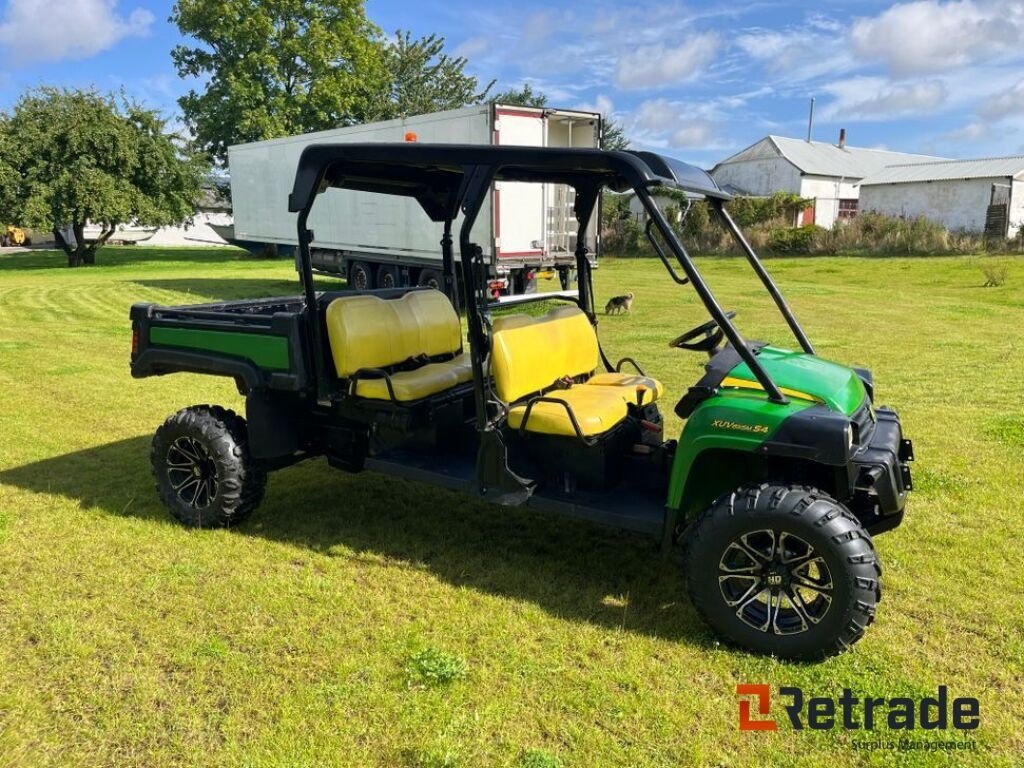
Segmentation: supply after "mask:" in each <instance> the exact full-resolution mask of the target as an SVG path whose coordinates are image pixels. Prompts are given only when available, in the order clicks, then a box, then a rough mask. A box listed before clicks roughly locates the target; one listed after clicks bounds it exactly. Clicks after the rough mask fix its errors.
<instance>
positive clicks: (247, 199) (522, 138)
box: [228, 104, 601, 295]
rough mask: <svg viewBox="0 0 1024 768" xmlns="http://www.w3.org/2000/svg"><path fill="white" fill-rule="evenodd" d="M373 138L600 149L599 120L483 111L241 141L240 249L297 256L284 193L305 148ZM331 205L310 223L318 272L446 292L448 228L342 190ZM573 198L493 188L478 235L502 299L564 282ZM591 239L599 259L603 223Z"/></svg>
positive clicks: (572, 244)
mask: <svg viewBox="0 0 1024 768" xmlns="http://www.w3.org/2000/svg"><path fill="white" fill-rule="evenodd" d="M374 141H380V142H395V141H421V142H434V143H442V144H514V145H520V146H524V145H525V146H538V147H546V146H551V147H599V146H600V143H601V116H600V115H599V114H597V113H593V112H579V111H574V110H566V109H547V108H543V109H540V108H530V107H519V106H503V105H500V104H482V105H479V106H471V107H465V108H462V109H455V110H450V111H447V112H438V113H435V114H429V115H418V116H416V117H409V118H404V119H400V120H387V121H384V122H378V123H369V124H365V125H354V126H350V127H346V128H335V129H333V130H329V131H319V132H317V133H308V134H304V135H302V136H291V137H288V138H282V139H271V140H268V141H258V142H253V143H251V144H238V145H236V146H233V147H230V148H229V149H228V165H229V170H230V173H231V197H232V205H233V208H234V232H233V240H234V242H236V243H237V244H238V245H241V246H242V247H245V248H249V249H250V250H261V251H262V250H266V249H268V248H275V249H276V250H277V251H278V252H279V253H281V254H285V253H293V252H294V250H295V248H296V246H297V245H298V243H297V240H296V222H295V214H293V213H289V212H288V192H289V191H290V190H291V187H292V180H293V179H294V178H295V169H296V166H297V164H298V160H299V155H300V153H301V152H302V150H303V149H304V148H305V147H306V146H308V145H310V144H316V143H331V142H374ZM324 197H325V199H324V200H323V201H321V203H318V204H317V206H316V207H315V208H314V210H313V214H312V215H311V216H310V221H309V224H310V229H312V230H313V236H314V239H313V244H312V259H313V266H314V268H315V269H316V270H318V271H320V272H327V273H334V274H340V275H344V276H346V277H347V278H348V281H349V284H350V285H352V286H353V287H356V288H360V289H365V288H390V287H394V286H402V285H435V286H436V285H439V281H440V273H441V246H440V241H441V235H442V229H441V224H435V223H431V222H429V221H427V220H426V217H425V216H423V214H422V212H421V211H420V210H419V209H418V208H417V203H416V202H415V201H413V200H411V199H410V200H407V199H400V198H397V197H394V196H384V195H375V194H372V193H367V192H354V191H352V190H341V189H330V190H328V191H327V192H325V193H324ZM573 202H574V200H573V191H572V189H571V188H568V187H566V186H564V185H561V184H546V185H540V184H528V183H515V182H497V183H495V185H494V188H493V189H492V190H491V194H490V196H489V198H488V201H487V203H486V205H485V209H484V210H483V211H481V213H480V216H479V217H478V219H477V224H476V225H475V227H476V228H475V230H474V240H475V242H476V243H478V244H479V245H480V246H481V247H482V248H483V249H484V254H485V257H486V258H487V259H488V261H489V263H490V264H491V276H490V288H491V291H492V292H493V293H494V294H495V295H501V294H516V293H527V292H531V291H532V290H534V289H535V288H536V280H537V279H538V277H553V276H555V275H557V276H558V277H559V278H560V279H561V280H562V282H563V285H566V284H567V282H568V280H569V273H570V271H571V270H572V266H573V264H574V256H573V253H574V251H575V248H576V220H575V217H574V215H573V210H572V209H573ZM457 227H458V222H456V228H457ZM456 231H457V229H456ZM587 241H588V242H587V246H588V248H590V251H591V254H592V256H593V257H595V258H596V255H597V250H598V242H597V241H598V237H597V228H596V222H595V224H594V226H593V227H592V230H591V232H589V233H588V236H587Z"/></svg>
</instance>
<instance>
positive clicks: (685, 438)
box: [667, 390, 814, 509]
mask: <svg viewBox="0 0 1024 768" xmlns="http://www.w3.org/2000/svg"><path fill="white" fill-rule="evenodd" d="M813 405H814V403H812V402H810V401H808V400H797V399H795V398H794V399H791V400H790V401H789V403H787V404H785V405H781V404H779V403H773V402H770V401H769V400H768V399H767V397H766V396H765V395H764V394H760V393H758V392H753V391H750V390H722V391H721V393H720V394H718V395H715V396H714V397H710V398H708V399H707V400H705V401H704V402H703V403H701V404H700V405H699V406H697V408H696V409H695V410H694V412H693V413H692V414H690V418H689V419H687V420H686V426H685V427H684V428H683V433H682V435H680V436H679V445H678V446H677V448H676V454H675V457H674V459H673V461H672V474H671V476H670V478H669V486H668V502H667V506H669V507H670V508H672V509H678V508H679V506H680V504H681V503H682V500H683V492H684V491H685V490H686V481H687V480H688V479H689V476H690V469H691V468H692V467H693V463H694V461H695V460H696V459H697V456H698V455H700V454H701V453H702V452H703V451H706V450H709V449H712V448H720V449H727V450H732V451H741V452H743V453H751V452H753V451H756V450H757V448H758V446H760V445H761V443H763V442H764V441H765V440H768V439H769V438H771V436H772V435H774V434H775V432H776V430H778V428H779V426H780V425H781V424H782V422H783V421H785V420H786V419H787V418H788V417H790V416H791V415H793V414H794V413H797V412H798V411H802V410H803V409H805V408H810V407H811V406H813Z"/></svg>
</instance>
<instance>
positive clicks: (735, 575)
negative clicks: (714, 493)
mask: <svg viewBox="0 0 1024 768" xmlns="http://www.w3.org/2000/svg"><path fill="white" fill-rule="evenodd" d="M718 587H719V589H720V590H721V593H722V598H723V599H724V600H725V603H726V605H727V606H729V607H730V608H732V609H734V610H735V611H736V616H737V617H738V618H739V619H740V621H742V622H743V623H745V624H747V625H748V626H750V627H753V628H754V629H756V630H758V631H760V632H765V633H767V634H773V635H794V634H799V633H801V632H806V631H807V630H808V629H810V628H811V627H812V626H814V625H815V624H818V623H820V622H821V620H822V619H824V618H825V616H826V615H827V614H828V611H829V609H830V608H831V606H832V600H833V597H834V584H833V580H832V574H831V572H830V571H829V568H828V564H827V563H826V562H825V559H824V557H822V555H821V554H820V553H819V552H817V551H816V550H815V549H814V547H813V546H811V545H810V544H809V543H808V542H807V541H805V540H804V539H802V538H800V537H799V536H796V535H794V534H792V533H789V532H787V531H776V530H773V529H771V528H764V529H760V530H756V531H749V532H747V533H744V534H741V535H740V536H738V537H737V538H735V539H734V540H733V541H731V542H730V543H729V545H728V546H727V547H726V548H725V551H724V552H723V553H722V557H721V559H720V560H719V563H718Z"/></svg>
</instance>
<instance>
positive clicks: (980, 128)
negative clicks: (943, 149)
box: [942, 122, 992, 142]
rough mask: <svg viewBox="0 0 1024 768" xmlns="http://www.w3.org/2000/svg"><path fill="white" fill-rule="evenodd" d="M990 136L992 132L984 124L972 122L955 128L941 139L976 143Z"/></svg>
mask: <svg viewBox="0 0 1024 768" xmlns="http://www.w3.org/2000/svg"><path fill="white" fill-rule="evenodd" d="M991 134H992V130H991V129H990V128H989V127H988V125H986V124H985V123H981V122H973V123H968V124H967V125H965V126H963V127H962V128H957V129H956V130H955V131H950V132H949V133H946V134H943V135H942V138H943V139H946V140H947V141H957V142H960V141H978V140H980V139H987V138H988V137H989V136H990V135H991Z"/></svg>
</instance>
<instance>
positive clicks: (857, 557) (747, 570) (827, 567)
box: [684, 484, 882, 659]
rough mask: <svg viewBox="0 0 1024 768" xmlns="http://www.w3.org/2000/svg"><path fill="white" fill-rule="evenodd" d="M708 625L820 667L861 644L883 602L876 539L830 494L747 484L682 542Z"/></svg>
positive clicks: (743, 642)
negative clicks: (828, 658) (823, 660)
mask: <svg viewBox="0 0 1024 768" xmlns="http://www.w3.org/2000/svg"><path fill="white" fill-rule="evenodd" d="M684 556H685V563H686V565H685V568H686V581H687V586H688V589H689V593H690V599H691V600H692V601H693V605H694V607H695V608H696V609H697V612H698V613H699V614H700V615H701V617H702V618H703V619H704V620H705V621H707V623H708V624H709V625H711V627H712V628H713V629H714V630H715V631H716V632H718V634H720V635H721V636H722V637H724V638H725V639H727V640H729V641H731V642H733V643H736V644H737V645H740V646H743V647H745V648H748V649H750V650H752V651H756V652H758V653H769V654H773V655H775V656H779V657H781V658H787V659H815V658H817V659H820V658H823V657H825V656H831V655H834V654H837V653H840V652H842V651H844V650H846V649H847V648H849V647H850V646H851V645H853V644H854V643H855V642H857V641H858V640H859V639H860V638H861V637H862V636H863V635H864V632H865V631H866V630H867V628H868V625H869V624H871V622H872V621H873V620H874V618H875V608H876V605H877V604H878V601H879V600H881V598H882V593H881V576H882V569H881V566H880V564H879V561H878V556H877V554H876V553H875V548H874V544H873V542H872V541H871V536H870V535H869V534H868V532H867V531H866V530H864V527H863V526H862V525H861V524H860V522H859V521H858V520H857V518H856V517H854V516H853V514H852V513H850V511H849V510H847V509H846V508H845V507H844V506H843V505H842V504H840V503H839V502H837V501H836V500H835V499H833V498H831V497H830V496H828V495H827V494H825V493H823V492H821V491H818V490H815V489H813V488H806V487H803V486H790V485H784V484H764V485H758V486H748V487H745V488H741V489H739V490H737V491H735V492H733V493H730V494H728V495H726V496H723V497H721V498H719V499H718V501H716V502H715V503H714V504H713V505H712V506H711V508H710V509H708V510H707V512H705V513H704V514H703V515H702V516H701V517H700V518H698V519H697V520H696V521H695V522H694V523H693V525H691V526H690V527H689V528H688V529H687V531H686V534H685V538H684Z"/></svg>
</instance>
